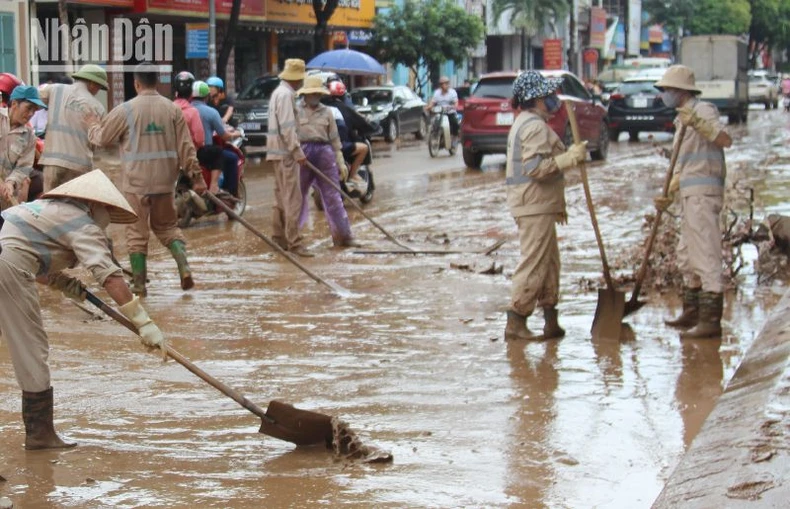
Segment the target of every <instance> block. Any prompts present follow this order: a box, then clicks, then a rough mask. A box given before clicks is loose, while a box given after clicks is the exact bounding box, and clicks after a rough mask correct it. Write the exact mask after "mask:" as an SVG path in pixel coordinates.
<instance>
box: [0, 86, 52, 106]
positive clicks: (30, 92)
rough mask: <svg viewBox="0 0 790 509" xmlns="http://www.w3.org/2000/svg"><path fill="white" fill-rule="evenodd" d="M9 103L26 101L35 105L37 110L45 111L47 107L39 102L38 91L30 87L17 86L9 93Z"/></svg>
mask: <svg viewBox="0 0 790 509" xmlns="http://www.w3.org/2000/svg"><path fill="white" fill-rule="evenodd" d="M9 100H11V101H27V102H30V103H33V104H35V105H36V106H38V107H39V108H44V109H47V105H46V104H44V101H42V100H41V97H40V96H39V95H38V89H37V88H36V87H34V86H31V85H19V86H18V87H16V88H15V89H14V91H13V92H11V95H10V97H9Z"/></svg>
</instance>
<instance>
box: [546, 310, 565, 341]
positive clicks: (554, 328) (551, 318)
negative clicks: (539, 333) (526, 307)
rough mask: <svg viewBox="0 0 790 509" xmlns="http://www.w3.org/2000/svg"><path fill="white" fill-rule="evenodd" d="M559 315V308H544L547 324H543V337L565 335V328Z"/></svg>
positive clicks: (552, 337)
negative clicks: (559, 319) (560, 322)
mask: <svg viewBox="0 0 790 509" xmlns="http://www.w3.org/2000/svg"><path fill="white" fill-rule="evenodd" d="M557 315H558V313H557V308H555V307H548V308H543V317H544V318H545V320H546V324H545V325H544V326H543V337H544V338H545V339H554V338H561V337H563V336H565V329H563V328H562V327H560V324H559V321H558V320H557Z"/></svg>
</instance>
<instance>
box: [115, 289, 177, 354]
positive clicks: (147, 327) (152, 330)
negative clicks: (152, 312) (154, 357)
mask: <svg viewBox="0 0 790 509" xmlns="http://www.w3.org/2000/svg"><path fill="white" fill-rule="evenodd" d="M120 310H121V313H123V315H124V316H125V317H126V318H128V319H129V321H130V322H132V323H133V324H134V326H135V327H137V333H138V334H139V335H140V342H142V343H143V345H145V346H146V347H148V348H160V349H161V350H162V355H163V356H164V359H165V360H167V343H166V342H165V337H164V336H163V335H162V331H161V330H159V327H157V326H156V324H155V323H154V321H153V320H151V317H150V316H148V313H147V312H146V311H145V309H144V308H143V305H142V304H140V298H139V297H137V296H135V297H134V298H133V299H132V300H130V301H129V302H127V303H126V304H124V305H123V306H121V307H120Z"/></svg>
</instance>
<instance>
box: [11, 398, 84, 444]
mask: <svg viewBox="0 0 790 509" xmlns="http://www.w3.org/2000/svg"><path fill="white" fill-rule="evenodd" d="M52 408H53V401H52V387H50V388H49V389H47V390H46V391H43V392H27V391H22V420H23V421H25V449H27V450H29V451H34V450H38V449H67V448H69V447H74V446H75V445H77V444H76V443H75V442H64V441H63V440H61V439H60V437H59V436H58V434H57V433H55V425H54V424H53V422H52V420H53V416H52V413H53V410H52Z"/></svg>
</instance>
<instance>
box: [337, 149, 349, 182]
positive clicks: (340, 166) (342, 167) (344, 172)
mask: <svg viewBox="0 0 790 509" xmlns="http://www.w3.org/2000/svg"><path fill="white" fill-rule="evenodd" d="M335 163H336V164H337V171H338V172H339V174H340V181H341V182H344V181H345V180H346V178H347V177H348V167H346V160H345V159H343V153H342V152H337V153H335Z"/></svg>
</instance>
